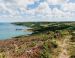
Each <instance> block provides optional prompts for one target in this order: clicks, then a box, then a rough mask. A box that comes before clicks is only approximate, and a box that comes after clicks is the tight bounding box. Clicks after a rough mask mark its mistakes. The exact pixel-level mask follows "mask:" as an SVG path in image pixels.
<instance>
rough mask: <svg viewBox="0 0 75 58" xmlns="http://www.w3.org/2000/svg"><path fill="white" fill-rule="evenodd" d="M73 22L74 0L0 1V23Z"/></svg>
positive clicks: (74, 15)
mask: <svg viewBox="0 0 75 58" xmlns="http://www.w3.org/2000/svg"><path fill="white" fill-rule="evenodd" d="M24 21H25V22H28V21H48V22H49V21H75V0H0V22H24Z"/></svg>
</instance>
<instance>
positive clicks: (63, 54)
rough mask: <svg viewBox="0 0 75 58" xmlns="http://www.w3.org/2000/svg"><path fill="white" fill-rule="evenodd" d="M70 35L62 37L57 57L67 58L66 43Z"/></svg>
mask: <svg viewBox="0 0 75 58" xmlns="http://www.w3.org/2000/svg"><path fill="white" fill-rule="evenodd" d="M70 37H71V36H66V38H64V40H63V42H62V43H61V44H59V47H60V50H61V52H60V54H59V56H58V58H69V55H68V51H67V45H68V42H69V38H70Z"/></svg>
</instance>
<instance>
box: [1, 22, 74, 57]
mask: <svg viewBox="0 0 75 58" xmlns="http://www.w3.org/2000/svg"><path fill="white" fill-rule="evenodd" d="M13 24H16V25H23V26H29V27H31V28H32V29H31V31H33V34H31V35H29V36H19V37H15V38H12V39H9V40H4V41H0V58H75V23H74V22H23V23H20V22H18V23H13Z"/></svg>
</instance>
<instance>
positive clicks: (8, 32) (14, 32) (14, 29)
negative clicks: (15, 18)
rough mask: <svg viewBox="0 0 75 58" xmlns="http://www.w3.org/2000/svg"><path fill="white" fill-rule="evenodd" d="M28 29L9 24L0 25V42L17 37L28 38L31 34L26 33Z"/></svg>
mask: <svg viewBox="0 0 75 58" xmlns="http://www.w3.org/2000/svg"><path fill="white" fill-rule="evenodd" d="M29 28H30V27H27V26H19V25H15V24H11V23H0V40H6V39H11V38H13V37H17V36H22V35H25V36H28V35H29V34H32V32H29V31H27V29H29Z"/></svg>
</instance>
